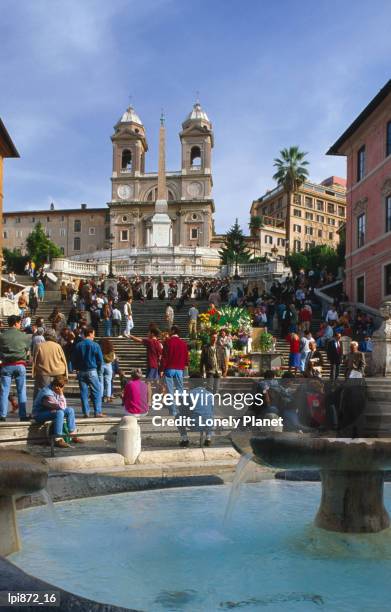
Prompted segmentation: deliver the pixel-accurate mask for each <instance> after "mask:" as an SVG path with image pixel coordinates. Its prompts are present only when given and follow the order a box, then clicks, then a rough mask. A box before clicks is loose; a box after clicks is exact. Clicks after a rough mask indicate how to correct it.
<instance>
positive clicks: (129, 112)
mask: <svg viewBox="0 0 391 612" xmlns="http://www.w3.org/2000/svg"><path fill="white" fill-rule="evenodd" d="M131 121H132V122H133V123H138V124H139V125H143V122H142V121H141V119H140V117H139V116H138V114H137V113H136V111H135V110H134V108H133V106H129V108H127V109H126V111H125V112H124V114H123V115H122V117H121V121H120V122H121V123H130V122H131Z"/></svg>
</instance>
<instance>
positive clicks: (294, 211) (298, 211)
mask: <svg viewBox="0 0 391 612" xmlns="http://www.w3.org/2000/svg"><path fill="white" fill-rule="evenodd" d="M293 216H294V217H301V210H299V209H298V208H294V209H293Z"/></svg>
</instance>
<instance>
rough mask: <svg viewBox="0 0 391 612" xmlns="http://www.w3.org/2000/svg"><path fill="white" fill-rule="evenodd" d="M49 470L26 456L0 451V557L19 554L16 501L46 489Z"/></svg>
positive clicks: (39, 461)
mask: <svg viewBox="0 0 391 612" xmlns="http://www.w3.org/2000/svg"><path fill="white" fill-rule="evenodd" d="M47 478H48V468H47V465H46V462H45V461H44V460H43V459H39V458H37V457H33V456H31V455H30V454H29V453H26V452H21V451H14V450H7V451H0V555H2V556H7V555H9V554H11V553H13V552H17V551H18V550H20V539H19V533H18V525H17V520H16V509H15V498H16V497H18V496H21V495H29V494H31V493H35V492H36V491H40V490H42V489H44V488H45V487H46V482H47Z"/></svg>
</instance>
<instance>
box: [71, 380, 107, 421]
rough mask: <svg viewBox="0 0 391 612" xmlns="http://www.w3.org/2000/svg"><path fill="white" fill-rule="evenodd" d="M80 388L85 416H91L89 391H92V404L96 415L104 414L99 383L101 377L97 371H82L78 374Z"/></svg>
mask: <svg viewBox="0 0 391 612" xmlns="http://www.w3.org/2000/svg"><path fill="white" fill-rule="evenodd" d="M77 379H78V381H79V387H80V399H81V407H82V410H83V414H84V415H86V416H88V415H89V414H90V405H89V403H88V391H89V390H91V398H92V404H93V406H94V414H95V415H97V414H101V412H102V391H101V384H100V381H99V375H98V372H97V371H96V370H85V371H80V372H78V374H77Z"/></svg>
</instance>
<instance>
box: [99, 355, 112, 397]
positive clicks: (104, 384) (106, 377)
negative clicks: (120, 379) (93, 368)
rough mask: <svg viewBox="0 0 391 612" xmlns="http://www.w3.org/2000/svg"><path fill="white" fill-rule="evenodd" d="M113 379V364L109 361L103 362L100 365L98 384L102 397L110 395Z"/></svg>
mask: <svg viewBox="0 0 391 612" xmlns="http://www.w3.org/2000/svg"><path fill="white" fill-rule="evenodd" d="M112 380H113V366H112V364H111V363H105V364H103V367H102V374H101V375H100V385H101V389H102V397H111V394H112V392H111V383H112Z"/></svg>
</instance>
